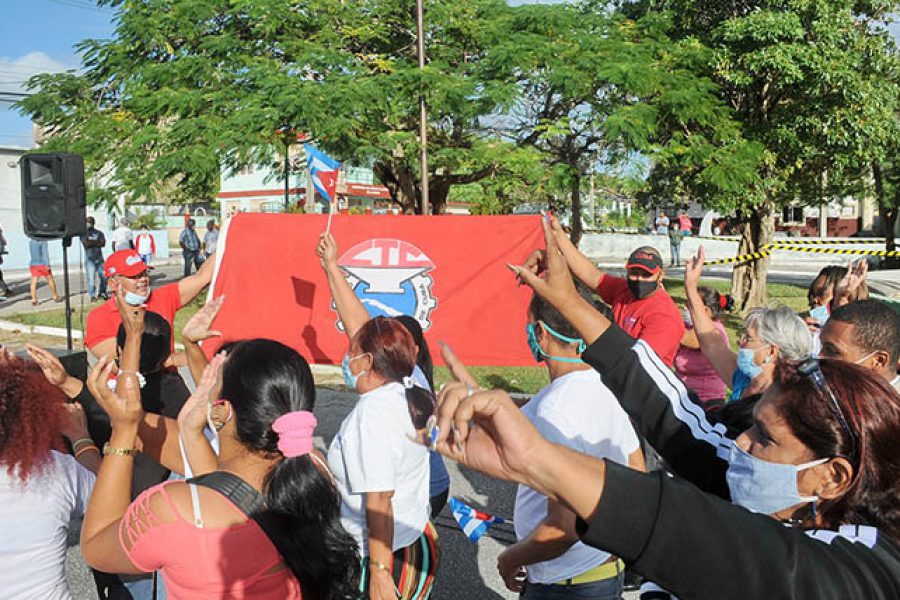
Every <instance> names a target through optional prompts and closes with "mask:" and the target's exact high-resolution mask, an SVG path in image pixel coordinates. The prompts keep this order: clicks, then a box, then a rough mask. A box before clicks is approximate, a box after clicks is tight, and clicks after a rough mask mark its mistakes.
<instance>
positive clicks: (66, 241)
mask: <svg viewBox="0 0 900 600" xmlns="http://www.w3.org/2000/svg"><path fill="white" fill-rule="evenodd" d="M71 245H72V238H70V237H68V236H66V237H64V238H63V240H62V250H63V290H64V292H65V294H66V348H67V349H68V350H69V352H71V351H72V303H71V301H70V300H69V252H68V250H69V246H71Z"/></svg>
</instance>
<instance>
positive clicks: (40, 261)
mask: <svg viewBox="0 0 900 600" xmlns="http://www.w3.org/2000/svg"><path fill="white" fill-rule="evenodd" d="M28 250H29V252H30V253H31V261H30V262H29V263H28V270H29V271H30V272H31V304H32V305H33V306H37V303H38V299H37V284H38V279H40V278H41V277H43V278H44V279H46V280H47V285H49V286H50V293H51V294H53V301H54V302H62V298H60V297H59V293H58V292H57V291H56V282H55V281H53V272H52V271H50V248H49V247H48V246H47V242H46V241H40V242H39V241H38V240H31V241H30V242H29V243H28Z"/></svg>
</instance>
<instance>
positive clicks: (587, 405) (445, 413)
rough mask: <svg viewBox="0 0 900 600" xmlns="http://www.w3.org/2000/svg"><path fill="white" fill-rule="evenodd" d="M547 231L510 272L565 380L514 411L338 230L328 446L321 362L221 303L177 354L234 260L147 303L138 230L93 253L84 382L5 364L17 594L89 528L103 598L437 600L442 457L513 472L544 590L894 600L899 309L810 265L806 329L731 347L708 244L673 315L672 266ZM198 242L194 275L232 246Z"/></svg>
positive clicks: (753, 331) (854, 276)
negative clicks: (343, 260)
mask: <svg viewBox="0 0 900 600" xmlns="http://www.w3.org/2000/svg"><path fill="white" fill-rule="evenodd" d="M89 225H91V227H90V228H89V233H88V234H87V235H86V236H85V238H84V241H85V247H86V248H89V249H91V250H94V249H98V250H99V249H102V248H103V247H104V244H105V239H104V236H103V234H102V233H100V232H97V231H96V230H95V229H94V228H93V227H92V226H93V223H89ZM666 226H668V225H666ZM542 227H543V230H544V237H545V245H544V247H543V248H541V249H536V250H535V251H534V253H533V254H532V255H531V256H530V257H529V258H528V259H527V260H526V261H525V262H524V263H522V264H521V265H511V266H510V269H511V270H512V271H513V274H511V275H510V284H511V285H515V280H518V282H519V283H520V284H525V285H527V286H529V287H530V288H531V289H532V291H533V296H532V299H531V301H530V303H529V305H528V307H527V310H526V311H525V312H524V313H523V314H522V315H521V317H520V318H522V324H523V330H524V332H523V339H522V340H521V342H520V343H522V344H527V345H528V347H529V349H530V351H531V353H532V355H533V356H534V359H535V361H536V363H537V364H540V365H542V367H543V368H544V369H545V370H546V373H547V384H546V385H545V386H544V387H543V388H542V389H541V390H540V391H539V392H538V393H537V394H536V395H535V396H534V397H532V398H530V399H527V400H524V401H518V402H517V401H514V400H513V399H512V398H510V397H509V396H508V395H507V394H506V393H505V392H502V391H499V390H490V389H482V388H481V387H480V386H479V384H478V381H477V380H476V378H475V377H474V376H473V375H472V373H471V372H470V370H469V369H468V368H467V367H466V365H464V364H463V363H462V362H461V361H460V360H459V359H458V358H457V357H456V355H455V354H454V353H453V351H452V349H451V348H449V347H448V346H446V345H442V347H441V348H440V352H441V355H442V357H443V359H444V362H445V363H446V364H447V366H448V367H449V370H450V372H451V374H452V376H453V379H454V381H453V382H452V383H449V384H446V385H445V386H443V387H442V388H441V389H439V390H435V385H434V371H433V361H432V352H431V349H430V348H429V346H428V343H427V342H426V340H425V338H424V336H423V332H422V328H421V326H420V325H419V323H418V322H417V321H416V320H415V319H413V318H411V317H407V316H400V317H383V316H378V317H374V318H373V317H370V315H369V313H368V311H367V310H366V308H365V306H364V305H363V304H362V303H361V302H360V300H359V299H358V298H357V296H356V294H355V293H354V291H353V290H352V289H351V287H350V285H349V284H348V282H347V280H346V277H345V274H344V272H343V271H342V269H341V267H340V266H339V265H338V256H339V252H338V244H337V241H336V240H335V238H334V237H333V236H332V235H331V234H330V233H325V234H322V236H321V237H320V238H319V242H318V245H317V247H316V248H315V249H314V250H315V256H317V257H318V259H319V262H320V265H321V268H322V269H323V271H324V274H325V278H326V280H327V282H328V287H329V291H330V294H331V298H332V301H333V304H334V306H335V307H336V309H337V312H338V315H339V318H340V323H341V327H342V329H343V331H344V332H345V333H346V335H347V351H346V354H345V356H344V359H343V361H342V365H341V366H342V372H343V378H344V382H345V384H346V386H347V387H348V388H349V389H350V390H351V391H353V392H355V393H356V394H358V400H357V401H356V402H355V404H354V406H353V408H352V410H351V411H350V412H349V414H347V415H346V417H345V418H344V420H343V422H342V423H341V425H340V427H339V429H338V431H337V433H336V435H335V436H334V438H333V440H332V441H331V443H330V445H329V447H328V448H327V449H325V448H322V449H319V448H317V447H316V445H315V444H314V436H315V434H316V425H317V420H316V416H315V414H314V409H315V401H316V388H315V386H314V381H313V377H312V373H311V371H310V367H309V365H308V363H307V361H306V359H305V358H304V357H303V356H301V355H300V354H299V353H298V352H297V351H296V350H294V349H292V348H289V347H287V346H285V345H284V344H281V343H279V342H275V341H272V340H266V339H242V340H234V339H230V338H229V337H228V332H227V331H219V330H217V329H216V328H215V327H216V316H217V314H218V312H219V310H220V309H221V307H222V306H223V305H224V303H226V302H227V299H225V298H216V299H214V300H211V301H209V302H207V304H206V305H205V306H204V307H203V308H202V309H200V310H199V311H198V312H196V313H195V314H194V315H193V316H192V317H191V318H190V319H189V320H188V321H187V322H186V324H185V325H184V326H183V328H182V331H181V340H182V343H183V345H184V353H183V355H176V354H175V353H174V341H175V335H174V334H175V325H174V323H175V315H176V313H177V311H178V310H179V309H180V308H181V307H182V306H184V305H185V304H187V303H188V302H190V301H191V300H192V299H193V298H195V297H196V296H197V295H198V294H199V293H200V292H201V291H202V290H203V288H205V287H206V286H207V285H208V284H209V283H210V281H211V278H212V270H213V264H214V262H215V260H207V261H206V262H205V263H203V264H202V265H201V266H200V267H199V269H198V270H197V272H196V273H193V274H190V273H189V272H188V269H187V268H186V272H185V275H186V276H185V277H184V278H183V279H181V280H180V281H178V282H177V283H171V284H168V285H166V286H162V287H158V288H155V289H152V288H151V286H150V280H149V269H151V268H152V266H151V265H150V264H149V263H150V260H149V259H148V258H147V252H145V250H147V249H148V246H147V245H146V244H144V245H142V242H141V237H140V235H141V234H139V235H138V237H137V238H136V239H135V240H132V241H130V242H128V245H127V246H126V247H124V248H122V247H120V242H119V241H116V242H115V243H116V247H117V249H116V250H115V252H113V253H112V254H111V255H110V256H109V257H107V258H106V259H105V260H103V259H102V258H97V255H94V257H95V258H96V260H97V261H98V262H99V261H102V265H95V267H94V269H95V272H97V273H98V274H102V275H104V276H105V277H106V279H101V284H100V288H99V289H100V293H103V292H105V291H107V290H108V291H109V293H110V294H111V295H112V297H111V298H109V299H108V300H107V301H106V302H105V303H104V304H102V305H101V306H99V307H97V308H95V309H94V310H93V311H92V312H91V314H90V315H89V317H88V321H87V332H86V338H85V343H86V345H87V347H88V348H89V349H90V351H91V353H92V354H93V356H94V357H95V359H96V362H95V363H94V365H93V369H92V370H91V372H90V374H89V376H88V378H87V381H84V382H83V381H80V380H78V379H76V378H75V377H73V376H72V375H71V374H69V373H67V372H66V370H65V368H64V367H63V365H62V363H61V362H60V361H59V359H57V358H56V357H55V356H54V355H53V354H52V353H50V352H48V351H46V350H44V349H41V348H39V347H36V346H29V347H28V359H24V358H20V357H17V356H15V355H13V354H11V353H9V352H7V351H0V462H2V463H3V467H4V468H3V469H0V507H2V508H3V510H2V511H0V528H2V530H3V531H4V533H6V534H7V535H6V536H5V537H6V540H7V541H6V542H4V543H3V544H0V564H2V565H3V567H4V568H3V569H2V570H0V590H3V592H2V593H0V594H2V595H4V597H6V596H7V595H8V597H12V598H26V597H28V598H31V597H41V598H63V599H64V598H68V597H69V592H68V590H67V585H66V578H65V569H64V565H63V561H64V552H65V539H66V533H67V528H68V526H69V525H68V524H69V522H70V520H71V518H72V517H78V516H83V517H84V524H83V527H82V531H81V552H82V555H83V556H84V559H85V561H86V562H87V563H88V564H89V565H90V566H91V567H92V569H93V572H94V578H95V582H96V586H97V589H98V593H99V594H100V596H101V597H103V598H136V599H143V598H147V599H149V598H162V597H170V598H264V599H265V598H273V599H274V598H279V599H280V598H307V599H313V598H314V599H320V598H321V599H325V600H338V599H356V598H371V599H373V600H385V599H391V600H396V599H397V598H401V599H403V600H424V599H427V598H429V597H430V596H431V595H432V591H433V589H434V583H435V579H436V577H438V576H439V575H440V574H441V573H442V572H444V571H445V567H442V563H443V564H446V560H445V559H446V556H444V557H442V552H441V547H442V542H441V540H440V539H439V536H438V533H437V530H436V528H435V526H434V519H435V517H436V516H437V515H438V514H439V513H440V512H441V511H442V510H443V508H444V506H445V504H446V503H447V501H448V495H449V487H450V477H449V475H448V471H447V467H446V465H445V463H444V459H445V458H449V459H452V460H455V461H458V462H459V463H462V464H464V465H466V466H468V467H470V468H472V469H475V470H478V471H481V472H483V473H486V474H487V475H489V476H492V477H495V478H497V479H501V480H506V481H511V482H515V483H516V484H517V488H516V497H515V507H514V514H513V522H514V528H515V534H516V541H515V543H512V544H511V545H509V546H508V547H506V548H505V549H504V550H503V552H501V553H500V555H499V557H498V561H497V570H498V574H499V576H500V577H501V578H502V580H503V582H504V584H505V585H506V587H507V588H508V589H509V590H510V591H512V592H515V593H518V594H520V597H521V598H524V599H525V600H544V599H563V598H591V599H599V600H613V599H619V598H621V597H622V593H623V585H624V580H625V573H626V571H627V572H629V573H632V574H635V575H636V576H638V577H640V578H642V579H643V581H644V586H643V588H642V598H644V599H646V600H651V599H670V598H672V599H680V600H688V599H692V598H693V599H721V598H752V599H756V598H784V599H809V598H817V599H823V600H828V599H832V598H833V599H841V600H847V599H859V600H862V599H865V600H882V599H884V600H888V599H896V598H898V597H900V395H898V391H900V376H898V375H897V365H898V360H900V316H898V314H897V313H896V312H895V311H894V310H893V309H892V308H890V307H889V306H888V305H886V304H884V303H882V302H880V301H878V300H875V299H872V298H869V297H868V290H867V288H866V284H865V279H866V266H865V263H861V262H860V263H854V264H852V265H850V266H849V267H829V268H827V269H824V270H823V271H822V272H821V273H820V274H819V275H817V276H816V277H815V278H814V279H813V281H812V283H811V285H810V286H809V294H808V301H809V311H808V313H806V312H805V313H804V314H803V315H799V314H797V313H796V312H794V311H792V310H790V309H788V308H786V307H783V306H782V307H758V308H755V309H753V310H751V311H750V312H749V314H748V315H747V316H746V318H745V320H744V323H743V328H742V331H741V333H740V338H739V340H738V343H737V351H736V352H735V351H733V350H732V347H731V344H730V340H729V338H728V334H727V331H726V329H725V326H724V323H723V318H724V317H725V315H727V314H728V312H729V311H731V310H732V308H733V302H732V301H731V299H730V298H729V297H728V296H726V295H723V294H721V293H719V292H717V291H716V290H715V289H712V288H709V287H704V286H702V285H701V284H700V283H701V275H702V272H703V267H704V254H703V251H702V248H701V249H700V252H699V253H698V255H697V256H695V257H693V258H692V259H691V260H689V261H687V263H686V265H685V273H684V287H685V296H686V304H685V306H683V307H679V306H678V305H677V304H676V303H675V301H674V300H673V299H672V297H671V296H670V295H669V293H668V291H667V290H666V286H665V282H664V278H665V270H664V261H663V259H662V257H661V255H660V253H659V251H658V250H656V249H655V248H653V247H649V246H644V247H639V248H637V249H635V250H634V251H633V252H632V253H631V255H630V256H629V258H628V260H627V261H626V264H625V275H624V276H623V277H619V276H616V275H613V274H610V273H606V272H603V271H601V270H599V269H598V268H597V267H596V266H595V265H594V264H593V263H592V261H591V260H589V259H588V258H587V257H586V256H584V255H583V254H581V252H580V251H579V250H578V248H577V247H575V246H574V245H573V244H572V243H571V241H570V240H569V238H568V236H567V234H566V232H565V231H564V230H563V229H562V227H561V226H560V225H559V223H558V221H557V220H556V219H555V218H552V217H550V218H548V219H545V220H542ZM213 229H214V227H213ZM213 229H209V230H208V231H207V236H208V235H209V233H210V232H211V231H212V230H213ZM185 231H186V232H188V233H187V234H185V233H184V232H183V233H182V238H181V245H182V248H183V250H184V252H185V264H186V267H187V265H188V259H190V264H193V263H194V260H195V256H196V253H199V252H200V248H201V247H202V248H204V249H205V250H206V251H210V248H212V249H214V248H215V245H216V242H217V240H216V239H213V240H212V242H211V243H210V241H209V238H207V240H206V241H205V242H200V241H199V236H198V234H197V233H196V232H193V228H192V226H189V227H188V228H186V230H185ZM191 234H193V235H191ZM114 239H117V238H114ZM89 242H90V243H91V245H90V246H88V245H87V244H88V243H89ZM132 244H133V245H134V247H132ZM149 248H150V249H151V252H150V254H152V245H151V246H149ZM312 250H313V249H310V251H311V258H312ZM210 255H212V252H211V251H210ZM99 256H100V257H102V253H101V254H100V255H99ZM107 285H108V287H106V286H107ZM92 289H94V288H92ZM92 295H93V292H92ZM215 338H221V341H223V342H224V343H223V344H222V345H221V347H220V349H219V350H218V352H217V353H216V354H215V355H213V356H211V357H210V356H208V355H207V353H205V352H204V350H203V348H202V345H203V344H204V343H205V342H206V341H207V340H212V339H215ZM179 365H184V366H186V367H187V371H188V372H189V373H190V377H191V379H193V388H194V391H193V392H191V391H190V386H188V385H187V382H186V381H185V380H184V379H183V377H182V375H181V374H180V372H179V371H178V366H179ZM447 573H449V571H448V572H446V573H444V576H449V575H448V574H447Z"/></svg>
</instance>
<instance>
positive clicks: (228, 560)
mask: <svg viewBox="0 0 900 600" xmlns="http://www.w3.org/2000/svg"><path fill="white" fill-rule="evenodd" d="M171 483H175V482H165V483H161V484H160V485H157V486H154V487H152V488H150V489H148V490H146V491H145V492H144V493H142V494H141V495H140V496H138V497H137V499H135V501H134V502H132V503H131V505H130V506H129V507H128V511H127V512H126V513H125V517H124V518H123V519H122V524H121V526H120V528H119V538H120V540H121V542H122V547H123V548H125V549H126V552H127V554H128V557H129V558H130V559H131V561H132V562H133V563H134V564H135V566H136V567H138V568H139V569H142V570H144V571H147V572H150V571H156V570H159V569H161V570H162V576H163V580H164V581H165V584H166V593H167V595H168V597H169V598H171V599H173V600H182V599H195V598H210V599H211V598H217V599H218V598H254V599H255V600H284V599H289V600H298V599H300V598H302V595H301V593H300V585H299V584H298V583H297V579H296V578H295V577H294V575H293V573H292V572H291V571H290V570H289V569H287V568H283V569H280V570H277V571H275V572H272V569H273V567H275V566H276V565H278V564H279V563H281V562H282V560H281V556H280V555H279V554H278V551H277V550H276V549H275V546H274V545H273V544H272V542H271V540H269V538H268V536H266V534H265V532H263V530H262V529H260V527H259V525H257V524H256V522H255V521H252V520H248V521H247V522H246V523H242V524H240V525H232V526H230V527H203V528H199V527H196V526H195V525H194V524H193V523H189V522H187V521H185V520H184V519H183V518H182V517H181V515H180V513H179V512H178V509H176V508H175V505H174V503H173V502H172V499H171V498H170V497H169V494H168V492H167V490H166V487H167V486H168V485H170V484H171ZM154 494H160V495H161V496H162V497H163V498H164V499H165V501H166V502H167V503H168V508H169V510H171V511H172V513H174V515H175V520H174V521H170V522H166V521H162V520H161V519H160V517H159V516H158V515H156V514H155V513H153V512H152V511H151V509H150V501H151V498H152V497H153V495H154ZM129 546H130V550H129V549H128V548H129Z"/></svg>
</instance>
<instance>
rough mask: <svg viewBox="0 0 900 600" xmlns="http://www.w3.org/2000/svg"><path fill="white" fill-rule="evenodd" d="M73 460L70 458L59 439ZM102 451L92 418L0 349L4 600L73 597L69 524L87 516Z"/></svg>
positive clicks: (0, 514)
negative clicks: (92, 431)
mask: <svg viewBox="0 0 900 600" xmlns="http://www.w3.org/2000/svg"><path fill="white" fill-rule="evenodd" d="M63 437H66V438H68V440H69V441H70V442H71V444H72V447H73V451H74V452H75V455H76V457H77V458H76V457H73V456H72V455H70V454H66V453H65V447H64V445H63V440H62V438H63ZM99 464H100V452H99V450H98V449H97V447H96V446H95V445H94V442H93V441H92V440H91V439H90V436H89V435H88V431H87V419H86V418H85V415H84V411H83V410H82V409H81V408H80V406H79V405H77V404H66V403H65V402H64V398H63V396H62V394H61V393H60V392H59V391H58V390H57V389H56V388H55V387H54V386H52V385H51V384H50V383H49V382H47V380H46V379H45V378H44V377H43V375H41V373H40V371H38V370H36V369H32V368H30V367H29V365H28V364H27V363H26V362H25V361H23V360H21V359H19V358H16V357H15V356H13V355H12V354H11V353H10V352H9V351H7V350H4V349H0V531H2V532H3V544H2V545H0V564H2V565H3V569H0V589H2V590H3V597H4V598H52V599H54V600H56V599H60V600H66V599H68V598H70V597H71V596H70V595H69V590H68V587H67V585H66V570H65V559H66V535H67V530H68V527H69V522H70V521H71V520H72V519H73V518H80V517H81V516H82V515H83V514H84V509H85V506H86V505H87V500H88V497H89V496H90V494H91V489H92V488H93V485H94V478H95V477H94V473H92V472H91V471H92V470H93V471H94V472H96V470H97V468H98V467H99ZM89 469H90V470H89Z"/></svg>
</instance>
